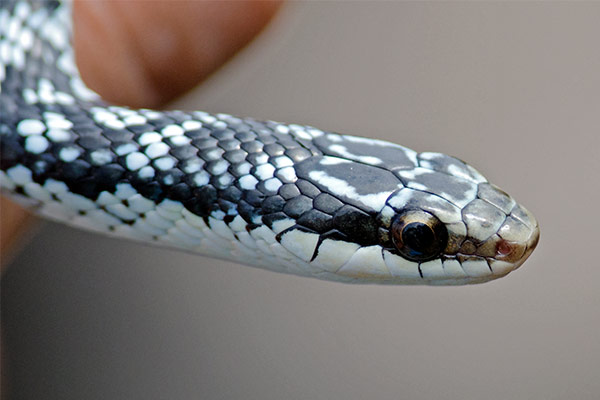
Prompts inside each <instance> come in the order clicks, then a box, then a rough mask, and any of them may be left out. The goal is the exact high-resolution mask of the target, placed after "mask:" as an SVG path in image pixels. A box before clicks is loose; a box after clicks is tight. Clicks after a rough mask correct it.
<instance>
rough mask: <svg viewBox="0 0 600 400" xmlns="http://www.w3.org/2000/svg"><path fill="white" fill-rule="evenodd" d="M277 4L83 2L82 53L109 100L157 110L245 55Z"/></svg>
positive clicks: (86, 75)
mask: <svg viewBox="0 0 600 400" xmlns="http://www.w3.org/2000/svg"><path fill="white" fill-rule="evenodd" d="M280 4H281V3H280V2H278V1H269V2H257V1H224V2H223V1H198V2H196V1H168V2H167V1H165V2H162V1H160V2H158V1H157V2H137V1H135V2H129V1H114V2H105V1H77V2H75V4H74V13H75V25H74V37H75V51H76V57H77V62H78V65H79V68H80V70H81V74H82V77H83V79H84V81H85V82H86V83H87V84H88V85H89V86H90V87H91V88H92V89H94V90H96V91H98V92H99V93H100V94H101V95H102V96H103V97H104V98H105V99H107V100H109V101H112V102H116V103H119V104H125V105H129V106H144V107H156V106H159V105H162V104H164V103H166V102H168V101H171V100H173V99H174V98H175V97H177V96H179V95H181V94H182V93H183V92H185V91H186V90H189V89H190V88H191V87H193V86H195V85H196V84H198V83H199V82H201V81H202V80H203V79H205V78H206V77H207V76H208V75H209V74H210V73H212V72H213V71H214V70H215V69H217V68H218V67H219V66H220V65H222V64H223V63H224V62H225V61H227V60H228V59H229V58H230V57H231V56H233V55H234V54H235V53H236V52H237V51H239V50H240V49H241V48H242V47H244V46H245V45H246V44H247V43H248V42H249V41H250V40H251V39H252V38H253V37H255V36H256V35H257V34H258V33H259V32H260V31H261V30H262V28H263V27H264V26H265V25H266V24H267V23H268V22H269V20H270V19H271V17H272V16H273V15H274V14H275V12H276V11H277V9H278V8H279V5H280Z"/></svg>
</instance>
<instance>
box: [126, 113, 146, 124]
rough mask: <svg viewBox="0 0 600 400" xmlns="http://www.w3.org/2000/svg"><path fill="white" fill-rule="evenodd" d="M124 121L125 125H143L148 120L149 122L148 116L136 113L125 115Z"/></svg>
mask: <svg viewBox="0 0 600 400" xmlns="http://www.w3.org/2000/svg"><path fill="white" fill-rule="evenodd" d="M123 122H124V123H125V125H128V126H134V125H143V124H145V123H146V122H148V120H147V119H146V118H144V117H143V116H141V115H139V114H136V115H129V116H127V117H125V119H124V120H123Z"/></svg>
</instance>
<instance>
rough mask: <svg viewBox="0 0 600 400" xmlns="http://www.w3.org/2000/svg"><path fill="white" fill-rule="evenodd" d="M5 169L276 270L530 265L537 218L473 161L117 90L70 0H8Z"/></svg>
mask: <svg viewBox="0 0 600 400" xmlns="http://www.w3.org/2000/svg"><path fill="white" fill-rule="evenodd" d="M0 7H1V8H0V110H1V114H0V149H1V154H0V156H1V159H0V164H1V165H0V166H1V170H0V181H1V186H2V191H3V193H5V194H8V195H9V196H10V197H12V198H14V199H16V200H17V201H18V202H20V203H21V204H23V205H25V206H27V207H29V208H30V209H32V210H34V211H35V212H36V213H38V214H39V215H41V216H45V217H47V218H50V219H53V220H58V221H61V222H64V223H66V224H69V225H73V226H76V227H80V228H84V229H90V230H93V231H98V232H101V233H105V234H109V235H112V236H117V237H123V238H129V239H134V240H140V241H144V242H150V243H156V244H159V245H167V246H170V247H176V248H180V249H184V250H188V251H193V252H197V253H199V254H203V255H206V256H210V257H215V258H221V259H227V260H233V261H235V262H239V263H243V264H248V265H252V266H256V267H260V268H266V269H269V270H273V271H278V272H285V273H291V274H296V275H303V276H312V277H316V278H321V279H327V280H334V281H342V282H353V283H362V282H372V283H391V284H431V285H456V284H466V283H478V282H485V281H489V280H492V279H495V278H498V277H501V276H504V275H506V274H508V273H509V272H510V271H512V270H514V269H516V268H517V267H519V266H520V265H521V264H522V263H523V262H524V261H525V259H526V258H527V257H528V256H529V255H530V254H531V252H532V251H533V249H534V248H535V246H536V244H537V241H538V238H539V230H538V224H537V222H536V220H535V218H534V217H533V216H532V215H531V213H529V212H528V211H527V210H526V209H525V208H523V207H522V206H520V205H519V204H517V203H516V202H515V201H514V200H513V198H512V197H510V196H509V195H508V194H506V193H505V192H503V191H502V190H500V189H499V188H497V187H496V186H494V185H492V184H490V183H489V182H488V181H487V180H486V179H485V178H484V177H483V176H482V175H481V174H480V173H479V172H477V171H476V170H475V169H474V168H472V167H471V166H469V165H468V164H466V163H464V162H462V161H460V160H458V159H456V158H453V157H450V156H447V155H444V154H440V153H433V152H423V153H417V152H415V151H413V150H410V149H407V148H405V147H402V146H399V145H396V144H393V143H389V142H384V141H380V140H374V139H366V138H361V137H354V136H347V135H341V134H337V133H332V132H327V131H322V130H319V129H316V128H313V127H310V126H304V125H298V124H282V123H278V122H273V121H265V122H262V121H257V120H254V119H249V118H238V117H235V116H231V115H228V114H210V113H207V112H183V111H160V112H159V111H153V110H148V109H141V110H134V109H130V108H126V107H117V106H111V105H109V104H107V103H105V102H104V101H102V100H101V99H100V97H99V96H98V95H97V94H96V93H94V92H92V91H91V90H89V89H88V88H86V86H85V85H84V83H83V82H82V80H81V79H80V77H79V74H78V72H77V68H76V66H75V63H74V57H73V49H72V47H71V43H70V39H71V13H70V6H69V4H64V3H60V2H53V1H49V2H42V1H34V2H26V1H14V0H2V2H1V6H0Z"/></svg>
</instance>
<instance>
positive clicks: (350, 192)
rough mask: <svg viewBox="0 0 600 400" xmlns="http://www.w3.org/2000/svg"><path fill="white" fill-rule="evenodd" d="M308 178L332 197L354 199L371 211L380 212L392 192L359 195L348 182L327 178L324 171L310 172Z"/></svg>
mask: <svg viewBox="0 0 600 400" xmlns="http://www.w3.org/2000/svg"><path fill="white" fill-rule="evenodd" d="M308 176H309V177H310V178H311V179H313V180H314V181H316V182H318V183H319V184H321V185H323V186H324V187H326V188H327V190H328V191H329V192H330V193H331V194H332V195H336V196H344V197H348V198H352V199H356V200H358V201H360V202H361V203H363V204H365V205H366V206H368V207H369V208H371V209H373V210H381V209H382V208H383V207H384V206H385V202H386V200H387V199H388V197H389V196H390V195H391V194H392V193H393V192H394V190H387V191H385V192H380V193H371V194H365V195H361V194H359V193H358V192H357V191H356V188H354V187H352V186H350V185H348V182H346V181H344V180H342V179H338V178H334V177H332V176H329V175H327V173H326V172H324V171H311V172H310V173H309V175H308ZM400 187H402V186H401V185H398V188H400Z"/></svg>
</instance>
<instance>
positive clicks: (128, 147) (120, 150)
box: [115, 143, 138, 156]
mask: <svg viewBox="0 0 600 400" xmlns="http://www.w3.org/2000/svg"><path fill="white" fill-rule="evenodd" d="M137 149H138V147H137V146H136V145H135V143H125V144H122V145H120V146H119V147H117V148H116V149H115V153H116V154H117V155H118V156H124V155H126V154H129V153H133V152H135V151H137Z"/></svg>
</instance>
